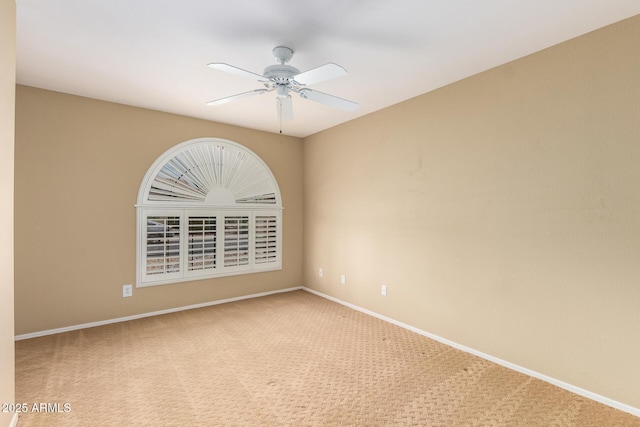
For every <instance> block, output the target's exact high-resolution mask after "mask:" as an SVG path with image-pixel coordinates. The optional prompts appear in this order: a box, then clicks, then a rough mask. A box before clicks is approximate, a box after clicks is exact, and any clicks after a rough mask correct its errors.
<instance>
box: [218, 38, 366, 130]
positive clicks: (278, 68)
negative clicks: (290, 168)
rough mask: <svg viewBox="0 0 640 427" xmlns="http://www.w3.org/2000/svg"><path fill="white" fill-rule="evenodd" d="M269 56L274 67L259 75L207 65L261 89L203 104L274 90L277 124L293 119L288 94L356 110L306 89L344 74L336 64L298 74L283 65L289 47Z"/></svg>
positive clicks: (354, 106)
mask: <svg viewBox="0 0 640 427" xmlns="http://www.w3.org/2000/svg"><path fill="white" fill-rule="evenodd" d="M273 55H274V57H275V58H276V61H278V64H275V65H270V66H268V67H267V68H265V69H264V71H263V73H262V75H260V74H256V73H252V72H251V71H247V70H243V69H242V68H238V67H235V66H233V65H229V64H225V63H221V62H214V63H211V64H208V66H209V67H211V68H213V69H216V70H219V71H224V72H227V73H230V74H234V75H236V76H240V77H245V78H248V79H251V80H254V81H257V82H259V83H262V84H263V85H264V87H265V89H255V90H252V91H248V92H243V93H239V94H236V95H231V96H227V97H224V98H220V99H216V100H214V101H210V102H207V105H214V106H215V105H221V104H225V103H227V102H231V101H235V100H237V99H241V98H246V97H249V96H253V95H262V94H263V93H266V92H271V91H273V90H275V91H276V109H277V113H278V118H279V120H280V121H281V122H282V121H288V120H293V107H292V103H291V95H290V92H294V93H297V94H299V95H300V97H301V98H303V99H308V100H310V101H315V102H318V103H320V104H324V105H328V106H330V107H336V108H341V109H343V110H347V111H354V110H356V109H357V108H358V103H357V102H353V101H349V100H347V99H343V98H339V97H337V96H334V95H329V94H327V93H322V92H318V91H316V90H313V89H309V88H308V87H307V86H308V85H312V84H316V83H320V82H324V81H327V80H330V79H334V78H336V77H341V76H344V75H346V74H347V70H345V69H344V68H343V67H341V66H340V65H337V64H334V63H333V62H329V63H327V64H324V65H321V66H319V67H316V68H312V69H310V70H308V71H304V72H302V73H301V72H300V70H298V69H297V68H296V67H293V66H291V65H288V64H287V63H288V62H289V61H290V60H291V58H292V57H293V50H291V49H290V48H288V47H285V46H277V47H275V48H274V49H273Z"/></svg>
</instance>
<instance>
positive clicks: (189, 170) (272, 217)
mask: <svg viewBox="0 0 640 427" xmlns="http://www.w3.org/2000/svg"><path fill="white" fill-rule="evenodd" d="M136 210H137V219H138V223H137V286H151V285H162V284H167V283H175V282H182V281H187V280H197V279H205V278H211V277H220V276H229V275H235V274H246V273H255V272H261V271H268V270H279V269H281V268H282V255H281V252H282V202H281V199H280V190H279V189H278V184H277V182H276V180H275V178H274V177H273V174H272V173H271V171H270V170H269V168H268V167H267V165H266V164H265V163H264V162H263V161H262V160H261V159H260V158H259V157H258V156H257V155H256V154H255V153H253V152H252V151H250V150H248V149H247V148H245V147H243V146H241V145H240V144H237V143H235V142H232V141H228V140H224V139H218V138H198V139H193V140H190V141H186V142H183V143H182V144H178V145H177V146H175V147H173V148H171V149H169V150H168V151H166V152H165V153H164V154H162V155H161V156H160V157H159V158H158V159H157V160H156V161H155V163H154V164H153V165H152V166H151V168H149V170H148V171H147V174H146V175H145V177H144V179H143V180H142V184H141V186H140V190H139V192H138V202H137V204H136Z"/></svg>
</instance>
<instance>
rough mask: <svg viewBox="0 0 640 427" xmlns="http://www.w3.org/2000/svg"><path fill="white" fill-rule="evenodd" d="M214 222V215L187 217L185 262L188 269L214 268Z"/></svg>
mask: <svg viewBox="0 0 640 427" xmlns="http://www.w3.org/2000/svg"><path fill="white" fill-rule="evenodd" d="M216 224H217V218H216V217H215V216H192V217H189V234H188V248H189V252H188V262H187V266H188V267H187V269H188V270H189V271H198V270H212V269H214V268H216V261H217V259H216V252H217V251H216Z"/></svg>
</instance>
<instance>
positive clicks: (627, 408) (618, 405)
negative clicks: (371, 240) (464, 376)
mask: <svg viewBox="0 0 640 427" xmlns="http://www.w3.org/2000/svg"><path fill="white" fill-rule="evenodd" d="M302 289H303V290H305V291H307V292H310V293H312V294H314V295H318V296H320V297H322V298H326V299H328V300H331V301H333V302H337V303H338V304H342V305H344V306H347V307H349V308H352V309H354V310H357V311H360V312H362V313H365V314H368V315H370V316H373V317H376V318H378V319H380V320H384V321H385V322H389V323H392V324H394V325H396V326H400V327H401V328H404V329H408V330H410V331H412V332H415V333H417V334H420V335H423V336H425V337H428V338H431V339H433V340H435V341H438V342H441V343H442V344H446V345H448V346H450V347H453V348H456V349H458V350H462V351H464V352H466V353H470V354H473V355H474V356H478V357H481V358H483V359H486V360H488V361H490V362H493V363H496V364H498V365H501V366H504V367H505V368H509V369H511V370H514V371H517V372H520V373H522V374H525V375H529V376H530V377H533V378H537V379H539V380H542V381H545V382H547V383H550V384H553V385H555V386H557V387H560V388H562V389H565V390H567V391H570V392H572V393H575V394H577V395H580V396H583V397H586V398H587V399H591V400H595V401H596V402H600V403H603V404H605V405H607V406H610V407H612V408H615V409H619V410H621V411H624V412H627V413H629V414H631V415H635V416H636V417H640V409H638V408H635V407H633V406H630V405H627V404H625V403H621V402H618V401H616V400H613V399H609V398H608V397H605V396H601V395H599V394H597V393H593V392H590V391H588V390H585V389H582V388H580V387H576V386H574V385H571V384H569V383H566V382H564V381H560V380H557V379H555V378H552V377H549V376H547V375H544V374H541V373H539V372H536V371H532V370H530V369H527V368H524V367H522V366H518V365H516V364H514V363H511V362H507V361H506V360H502V359H499V358H497V357H494V356H491V355H489V354H486V353H482V352H481V351H477V350H474V349H472V348H470V347H467V346H464V345H462V344H458V343H456V342H453V341H450V340H448V339H446V338H442V337H439V336H437V335H434V334H431V333H429V332H426V331H423V330H421V329H418V328H415V327H413V326H410V325H407V324H405V323H402V322H398V321H397V320H395V319H392V318H390V317H387V316H383V315H381V314H378V313H376V312H373V311H371V310H367V309H366V308H362V307H359V306H357V305H354V304H351V303H348V302H345V301H342V300H339V299H338V298H334V297H332V296H330V295H326V294H323V293H322V292H318V291H315V290H313V289H309V288H307V287H304V286H303V287H302Z"/></svg>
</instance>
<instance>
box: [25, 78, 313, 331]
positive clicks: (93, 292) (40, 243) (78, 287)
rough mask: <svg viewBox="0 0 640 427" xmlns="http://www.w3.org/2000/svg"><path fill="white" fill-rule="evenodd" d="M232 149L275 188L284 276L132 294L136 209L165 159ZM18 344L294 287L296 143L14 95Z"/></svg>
mask: <svg viewBox="0 0 640 427" xmlns="http://www.w3.org/2000/svg"><path fill="white" fill-rule="evenodd" d="M205 136H210V137H220V138H225V139H230V140H233V141H235V142H238V143H240V144H242V145H244V146H246V147H247V148H249V149H250V150H252V151H254V152H255V153H256V154H257V155H258V156H260V157H261V158H262V159H263V160H264V161H265V163H266V164H267V165H268V166H269V168H270V169H271V171H272V172H273V174H274V175H275V178H276V180H277V181H278V184H279V186H280V191H281V195H282V200H283V205H284V213H283V227H284V234H283V251H284V252H283V269H282V271H276V272H269V273H259V274H250V275H243V276H234V277H228V278H219V279H214V280H200V281H194V282H187V283H181V284H173V285H164V286H152V287H146V288H137V289H136V288H134V292H133V297H131V298H122V285H124V284H129V283H135V277H136V270H135V242H136V239H135V236H136V232H135V227H136V211H135V208H134V204H135V203H136V197H137V193H138V189H139V187H140V183H141V182H142V179H143V177H144V175H145V173H146V172H147V170H148V168H149V167H150V166H151V164H152V163H153V162H154V161H155V160H156V158H158V156H160V155H161V154H162V153H163V152H164V151H166V150H167V149H169V148H171V147H173V146H174V145H176V144H178V143H181V142H183V141H186V140H189V139H192V138H197V137H205ZM15 179H16V182H15V185H16V201H15V212H16V224H15V236H16V245H15V251H16V252H15V257H16V263H15V275H16V293H15V299H16V301H15V310H16V320H15V321H16V334H25V333H30V332H37V331H42V330H48V329H53V328H60V327H65V326H70V325H78V324H82V323H87V322H94V321H100V320H105V319H113V318H118V317H123V316H129V315H134V314H140V313H147V312H152V311H156V310H162V309H167V308H173V307H181V306H186V305H191V304H197V303H203V302H208V301H216V300H220V299H225V298H230V297H236V296H242V295H248V294H253V293H259V292H266V291H271V290H277V289H283V288H288V287H293V286H300V285H301V284H302V141H301V140H300V139H298V138H293V137H287V136H282V135H276V134H269V133H265V132H257V131H252V130H248V129H242V128H238V127H233V126H226V125H221V124H217V123H214V122H209V121H205V120H198V119H193V118H187V117H182V116H177V115H172V114H166V113H161V112H157V111H151V110H145V109H140V108H134V107H128V106H123V105H119V104H113V103H108V102H102V101H97V100H92V99H88V98H82V97H77V96H71V95H65V94H61V93H56V92H50V91H45V90H41V89H35V88H30V87H25V86H18V87H17V93H16V178H15Z"/></svg>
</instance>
